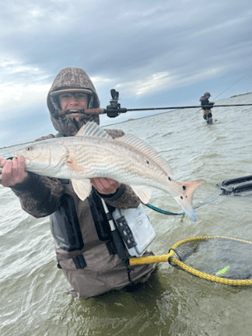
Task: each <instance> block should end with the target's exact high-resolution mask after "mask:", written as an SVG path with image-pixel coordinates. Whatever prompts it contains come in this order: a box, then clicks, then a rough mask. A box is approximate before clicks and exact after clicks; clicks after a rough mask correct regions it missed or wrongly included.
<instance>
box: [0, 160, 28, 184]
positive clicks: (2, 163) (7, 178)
mask: <svg viewBox="0 0 252 336" xmlns="http://www.w3.org/2000/svg"><path fill="white" fill-rule="evenodd" d="M0 174H1V175H2V178H1V179H2V181H1V183H2V185H3V186H4V187H14V186H15V185H16V184H19V183H22V182H24V180H25V179H26V178H27V177H28V173H27V172H26V170H25V159H24V157H23V156H18V157H14V158H13V159H12V160H6V159H3V158H0Z"/></svg>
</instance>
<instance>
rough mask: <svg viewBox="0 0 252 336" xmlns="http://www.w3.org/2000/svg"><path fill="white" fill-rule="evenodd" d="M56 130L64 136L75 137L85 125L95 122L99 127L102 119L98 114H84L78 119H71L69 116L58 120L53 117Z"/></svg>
mask: <svg viewBox="0 0 252 336" xmlns="http://www.w3.org/2000/svg"><path fill="white" fill-rule="evenodd" d="M51 120H52V123H53V126H54V128H55V129H56V130H57V131H58V132H59V133H61V134H62V135H64V136H74V135H75V134H76V133H77V132H78V131H79V130H80V129H81V127H82V126H83V125H85V124H87V123H88V122H91V121H93V122H95V123H97V124H98V125H99V123H100V119H99V115H97V114H84V113H82V114H81V116H80V117H78V118H72V117H71V118H69V117H67V116H65V115H64V116H62V117H58V118H57V119H56V118H54V117H53V116H51Z"/></svg>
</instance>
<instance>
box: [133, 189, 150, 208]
mask: <svg viewBox="0 0 252 336" xmlns="http://www.w3.org/2000/svg"><path fill="white" fill-rule="evenodd" d="M132 189H133V191H134V192H135V194H136V195H137V196H138V197H139V198H140V200H141V201H142V202H143V203H144V204H147V203H148V202H149V200H150V198H151V192H150V191H149V190H144V189H142V188H140V187H132Z"/></svg>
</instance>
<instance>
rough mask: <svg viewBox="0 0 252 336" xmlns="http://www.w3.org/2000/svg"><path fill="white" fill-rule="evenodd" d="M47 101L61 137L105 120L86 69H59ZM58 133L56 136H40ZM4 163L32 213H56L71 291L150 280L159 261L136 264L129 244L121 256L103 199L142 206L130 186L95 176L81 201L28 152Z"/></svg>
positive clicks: (6, 178)
mask: <svg viewBox="0 0 252 336" xmlns="http://www.w3.org/2000/svg"><path fill="white" fill-rule="evenodd" d="M47 105H48V109H49V111H50V117H51V120H52V123H53V126H54V128H55V129H56V130H57V131H58V134H56V137H64V136H74V135H75V134H76V133H77V132H78V130H79V129H80V128H81V127H82V126H83V125H84V124H86V123H87V122H88V121H94V122H96V123H97V124H99V116H98V115H91V114H90V115H88V114H85V113H84V110H85V109H87V108H88V109H90V108H97V107H99V105H100V103H99V98H98V95H97V93H96V90H95V87H94V85H93V83H92V81H91V80H90V78H89V76H88V75H87V74H86V73H85V71H84V70H82V69H79V68H65V69H63V70H61V71H60V72H59V74H58V75H57V76H56V78H55V80H54V82H53V84H52V87H51V89H50V91H49V93H48V97H47ZM107 132H108V133H109V135H110V136H111V137H112V138H116V137H120V136H123V135H124V133H123V132H122V131H119V130H107ZM52 137H55V136H54V135H49V136H47V137H42V138H40V139H38V140H37V141H39V140H44V139H47V138H52ZM0 167H2V185H3V186H5V187H11V189H12V190H13V191H14V193H15V194H16V195H17V196H18V197H19V198H20V202H21V206H22V208H23V209H24V210H25V211H26V212H28V213H29V214H31V215H32V216H34V217H37V218H39V217H45V216H48V215H50V218H51V230H52V234H53V237H54V239H55V242H56V256H57V266H58V267H59V268H60V269H62V270H63V272H64V274H65V276H66V278H67V280H68V281H69V283H70V284H71V288H70V289H69V293H70V294H72V295H73V296H76V297H79V298H84V299H88V298H90V297H93V296H97V295H100V294H103V293H105V292H108V291H110V290H120V289H122V288H124V287H126V286H128V285H131V284H135V283H137V282H145V281H147V280H148V278H149V277H150V274H151V273H152V272H153V271H154V269H155V266H154V265H143V266H134V269H131V268H130V267H129V264H128V254H127V252H126V250H125V247H124V246H123V245H122V246H123V253H124V254H125V255H126V260H125V259H124V260H122V257H121V256H120V257H119V254H118V253H119V252H118V250H117V247H116V244H115V242H114V241H113V238H112V234H111V230H110V226H109V223H108V220H107V217H106V214H105V211H104V208H103V204H102V199H103V200H104V201H105V202H106V205H107V207H108V208H109V210H110V211H113V210H114V209H115V208H121V209H129V208H136V207H138V205H139V204H140V200H139V198H138V197H137V196H136V194H135V193H134V192H133V190H132V189H131V187H130V186H128V185H124V184H119V183H118V182H117V181H114V180H112V179H109V178H93V179H91V180H90V181H91V183H92V185H93V188H92V192H91V194H90V195H89V196H88V197H87V198H86V199H85V200H84V201H81V200H80V199H79V198H78V196H77V195H76V193H75V192H74V190H73V187H72V184H71V182H70V181H69V180H62V179H57V178H49V177H45V176H39V175H36V174H33V173H30V172H29V173H28V172H26V170H25V160H24V158H23V157H22V156H20V157H15V158H13V159H12V160H8V159H7V160H5V159H1V158H0ZM146 254H152V253H151V252H150V253H148V252H147V253H146Z"/></svg>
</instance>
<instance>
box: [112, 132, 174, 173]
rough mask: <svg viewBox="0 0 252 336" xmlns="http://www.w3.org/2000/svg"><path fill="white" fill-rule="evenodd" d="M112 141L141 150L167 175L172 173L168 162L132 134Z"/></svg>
mask: <svg viewBox="0 0 252 336" xmlns="http://www.w3.org/2000/svg"><path fill="white" fill-rule="evenodd" d="M114 141H118V142H121V143H124V144H126V145H128V146H130V147H134V148H136V149H137V150H139V151H141V152H143V153H144V154H145V155H147V156H148V157H149V158H150V159H151V160H153V161H155V162H156V163H157V164H158V165H159V166H160V167H162V168H163V169H164V170H165V171H166V172H167V173H168V174H169V175H172V170H171V167H170V166H169V164H168V162H167V161H165V159H164V158H163V157H161V156H160V155H159V154H158V153H157V152H156V151H155V150H154V149H153V148H152V147H151V146H149V145H147V144H146V143H145V142H144V141H143V140H140V139H139V138H137V137H135V136H134V135H131V134H126V135H124V136H122V137H120V138H116V139H115V140H114Z"/></svg>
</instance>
